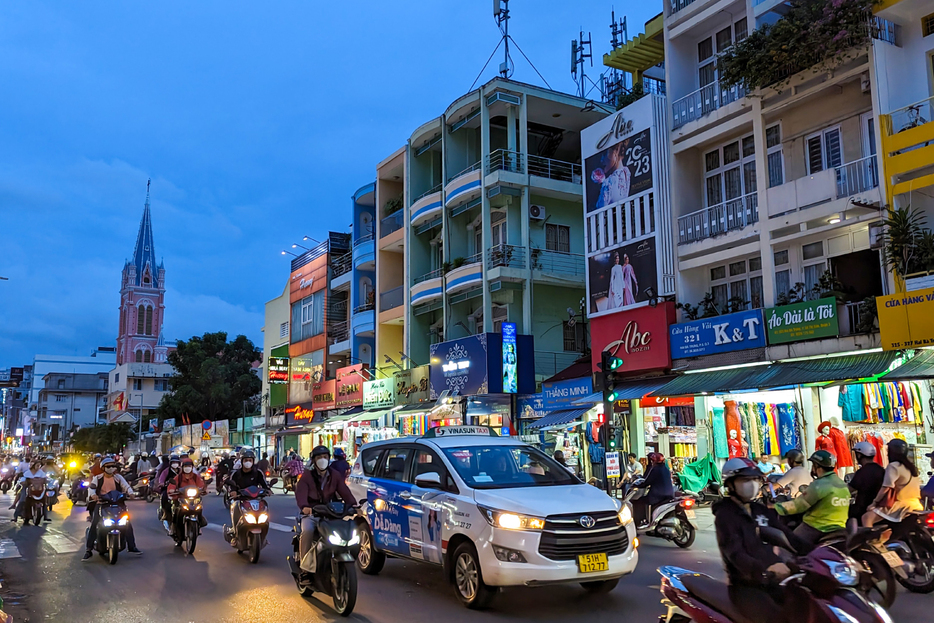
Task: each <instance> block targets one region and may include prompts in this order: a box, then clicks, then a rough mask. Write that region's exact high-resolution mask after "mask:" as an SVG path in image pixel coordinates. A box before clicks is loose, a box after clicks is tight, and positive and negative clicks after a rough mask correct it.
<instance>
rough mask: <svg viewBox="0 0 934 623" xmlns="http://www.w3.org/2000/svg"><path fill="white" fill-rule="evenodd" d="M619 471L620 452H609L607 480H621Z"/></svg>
mask: <svg viewBox="0 0 934 623" xmlns="http://www.w3.org/2000/svg"><path fill="white" fill-rule="evenodd" d="M620 473H621V472H620V469H619V452H607V453H606V477H607V478H619V476H620Z"/></svg>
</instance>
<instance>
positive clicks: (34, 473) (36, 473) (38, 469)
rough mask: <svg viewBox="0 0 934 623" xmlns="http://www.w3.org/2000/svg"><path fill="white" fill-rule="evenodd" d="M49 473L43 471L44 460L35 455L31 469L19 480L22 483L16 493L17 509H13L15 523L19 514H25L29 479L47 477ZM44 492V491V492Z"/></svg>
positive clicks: (30, 464) (30, 465)
mask: <svg viewBox="0 0 934 623" xmlns="http://www.w3.org/2000/svg"><path fill="white" fill-rule="evenodd" d="M47 477H48V475H47V474H46V473H45V472H44V471H42V460H41V459H39V457H34V458H33V460H32V461H31V462H30V463H29V469H27V470H26V471H25V472H23V475H22V477H21V478H20V480H19V484H20V485H21V487H20V490H19V492H18V493H17V494H16V495H17V497H16V502H15V504H16V510H15V511H13V519H11V520H10V521H12V522H13V523H16V521H17V520H18V519H19V516H20V515H22V514H23V507H24V506H25V505H26V497H27V494H28V488H29V481H30V480H32V479H34V478H47ZM43 493H44V492H43ZM50 521H51V520H50Z"/></svg>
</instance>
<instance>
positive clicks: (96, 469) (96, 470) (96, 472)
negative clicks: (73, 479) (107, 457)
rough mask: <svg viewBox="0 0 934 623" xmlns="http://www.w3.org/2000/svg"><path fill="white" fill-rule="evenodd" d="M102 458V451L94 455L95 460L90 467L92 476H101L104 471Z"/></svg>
mask: <svg viewBox="0 0 934 623" xmlns="http://www.w3.org/2000/svg"><path fill="white" fill-rule="evenodd" d="M102 458H103V457H102V456H101V454H100V452H98V453H97V454H95V455H94V460H93V461H92V462H91V466H90V468H88V471H89V472H90V473H91V477H94V476H100V475H101V474H103V473H104V470H103V469H101V459H102Z"/></svg>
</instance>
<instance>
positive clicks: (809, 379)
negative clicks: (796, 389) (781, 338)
mask: <svg viewBox="0 0 934 623" xmlns="http://www.w3.org/2000/svg"><path fill="white" fill-rule="evenodd" d="M896 356H897V353H895V352H891V351H890V352H881V353H867V354H865V355H843V356H840V357H821V358H819V359H806V360H803V361H782V362H779V363H774V364H772V365H771V366H769V368H770V369H771V370H770V374H769V375H768V377H767V378H765V379H762V380H760V381H759V383H760V384H759V387H760V388H762V387H785V386H788V385H805V384H807V383H827V382H831V381H847V380H851V379H852V380H857V379H864V378H869V377H875V376H878V375H880V374H882V373H884V372H886V371H887V370H888V369H889V366H891V365H892V362H893V361H894V360H895V358H896Z"/></svg>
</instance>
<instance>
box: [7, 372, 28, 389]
mask: <svg viewBox="0 0 934 623" xmlns="http://www.w3.org/2000/svg"><path fill="white" fill-rule="evenodd" d="M25 372H26V369H25V368H10V381H11V382H12V383H13V385H14V387H15V386H18V385H19V384H20V383H22V382H23V376H24V375H25Z"/></svg>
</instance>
